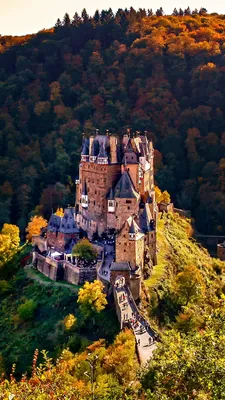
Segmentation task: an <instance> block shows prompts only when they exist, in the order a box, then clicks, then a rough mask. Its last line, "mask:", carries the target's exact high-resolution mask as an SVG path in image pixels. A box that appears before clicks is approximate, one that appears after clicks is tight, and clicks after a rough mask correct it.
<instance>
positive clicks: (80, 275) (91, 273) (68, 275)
mask: <svg viewBox="0 0 225 400" xmlns="http://www.w3.org/2000/svg"><path fill="white" fill-rule="evenodd" d="M63 269H64V280H65V281H66V282H69V283H72V284H74V285H81V284H82V283H84V282H85V281H88V282H92V281H94V280H95V279H97V272H96V268H78V267H76V266H75V265H74V264H71V263H70V262H68V261H64V262H63Z"/></svg>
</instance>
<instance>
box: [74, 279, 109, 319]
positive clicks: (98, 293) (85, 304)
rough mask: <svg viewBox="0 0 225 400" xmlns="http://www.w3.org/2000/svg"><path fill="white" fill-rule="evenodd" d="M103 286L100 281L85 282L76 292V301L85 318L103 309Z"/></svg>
mask: <svg viewBox="0 0 225 400" xmlns="http://www.w3.org/2000/svg"><path fill="white" fill-rule="evenodd" d="M103 289H104V286H103V283H102V282H101V281H97V280H95V281H94V282H91V283H90V282H85V284H84V286H83V288H81V289H80V290H79V293H78V303H79V305H80V310H81V312H82V314H83V315H84V316H85V318H90V317H91V316H92V315H94V314H95V313H99V312H100V311H102V310H104V308H105V306H106V304H107V300H106V294H105V293H104V292H103Z"/></svg>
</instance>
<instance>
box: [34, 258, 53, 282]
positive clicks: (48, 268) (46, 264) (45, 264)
mask: <svg viewBox="0 0 225 400" xmlns="http://www.w3.org/2000/svg"><path fill="white" fill-rule="evenodd" d="M35 258H36V267H37V269H38V271H40V272H41V273H42V274H44V275H45V276H47V277H48V278H50V279H52V280H53V281H56V279H57V271H58V262H57V261H55V260H53V259H52V258H50V257H43V256H41V255H40V254H37V253H36V257H35Z"/></svg>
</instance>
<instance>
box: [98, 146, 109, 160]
mask: <svg viewBox="0 0 225 400" xmlns="http://www.w3.org/2000/svg"><path fill="white" fill-rule="evenodd" d="M98 157H101V158H108V154H107V151H106V148H105V145H104V143H103V142H102V144H101V146H100V150H99V154H98Z"/></svg>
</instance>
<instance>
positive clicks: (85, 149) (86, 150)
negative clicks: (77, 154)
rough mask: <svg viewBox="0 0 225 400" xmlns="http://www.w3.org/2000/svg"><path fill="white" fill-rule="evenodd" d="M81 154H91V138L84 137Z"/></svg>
mask: <svg viewBox="0 0 225 400" xmlns="http://www.w3.org/2000/svg"><path fill="white" fill-rule="evenodd" d="M81 155H82V156H88V155H89V139H84V141H83V147H82V152H81Z"/></svg>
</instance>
